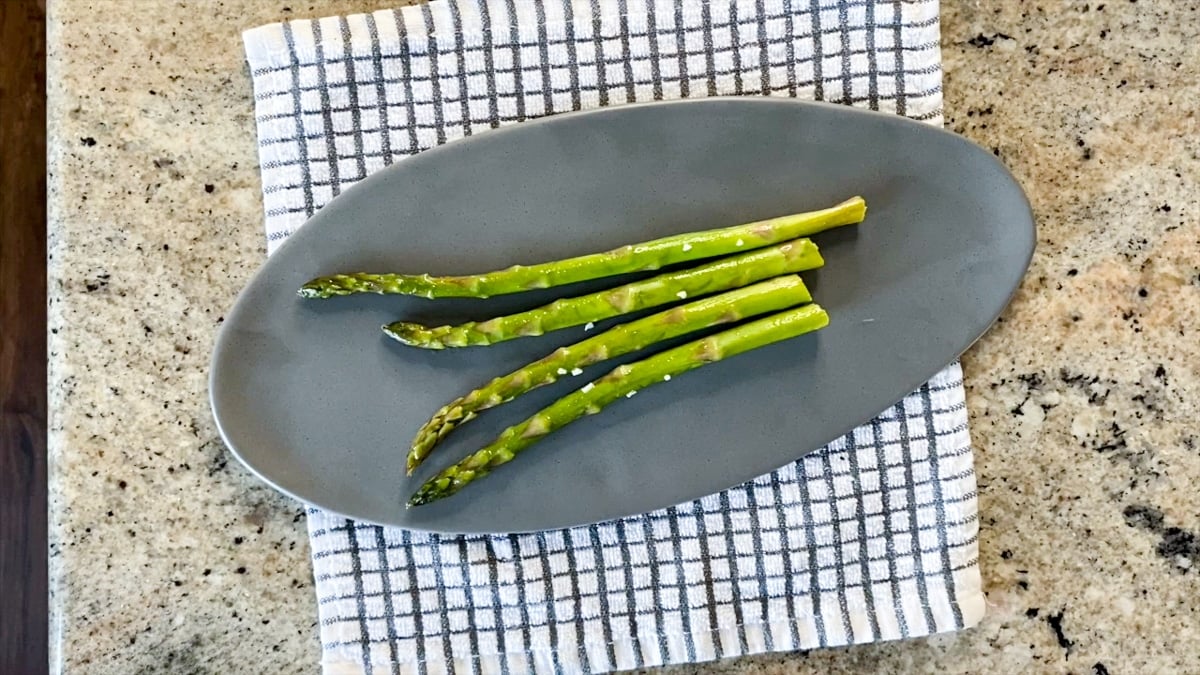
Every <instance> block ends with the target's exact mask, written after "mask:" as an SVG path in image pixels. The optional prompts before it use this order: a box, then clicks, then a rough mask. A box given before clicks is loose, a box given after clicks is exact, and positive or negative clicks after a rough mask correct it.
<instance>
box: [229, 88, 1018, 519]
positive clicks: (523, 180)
mask: <svg viewBox="0 0 1200 675" xmlns="http://www.w3.org/2000/svg"><path fill="white" fill-rule="evenodd" d="M854 194H861V195H862V196H863V197H865V198H866V200H867V206H868V213H867V220H866V221H865V222H864V223H863V224H861V225H859V226H854V227H848V228H842V229H839V230H834V231H831V232H827V233H824V234H821V235H818V236H816V237H815V238H814V239H815V241H816V242H817V243H818V244H819V245H820V247H821V251H822V253H823V255H824V256H825V259H826V266H825V267H824V268H823V269H821V270H818V271H815V272H810V273H806V274H804V275H803V276H804V278H805V280H806V281H807V282H808V283H809V286H810V287H811V289H812V291H813V294H814V296H815V297H816V300H817V301H818V302H819V303H821V304H822V305H823V306H824V307H826V308H827V309H828V310H829V313H830V315H831V317H832V323H831V324H830V326H829V327H828V328H826V329H824V330H823V331H821V332H819V333H817V334H814V335H808V336H803V337H801V338H798V339H795V340H792V341H789V342H786V343H781V344H777V345H773V346H770V347H767V348H765V349H761V350H758V351H755V352H751V353H749V354H745V355H742V356H738V357H736V358H734V359H731V360H729V361H726V362H722V363H717V364H714V365H711V366H707V367H705V368H702V369H700V370H697V371H693V372H691V373H688V374H686V375H683V376H680V377H678V378H674V379H673V380H672V381H671V382H669V383H664V384H662V385H659V386H656V387H652V388H649V389H647V390H646V391H644V392H641V393H640V395H639V396H638V397H637V398H636V399H634V400H631V401H620V402H618V403H616V404H614V405H613V406H612V407H611V408H609V409H608V410H606V411H605V412H604V413H602V414H600V415H596V416H594V417H590V418H586V419H584V420H581V421H579V422H576V423H575V424H572V425H570V426H569V427H567V428H566V429H564V430H563V431H561V432H559V433H556V434H554V435H552V436H550V437H548V438H547V439H546V440H544V441H542V442H541V443H539V444H538V445H536V446H534V447H533V448H531V449H530V450H529V451H527V452H526V453H525V454H524V455H522V456H521V457H520V458H519V459H518V460H516V461H514V462H512V463H511V464H508V465H507V466H505V467H503V468H501V469H499V470H497V471H496V472H495V473H494V474H492V475H491V476H489V477H488V478H487V479H486V480H483V481H480V482H478V483H477V484H475V485H472V486H471V487H470V488H469V489H467V490H464V491H463V492H462V493H460V494H458V495H456V496H455V497H452V498H450V499H446V500H443V501H441V502H438V503H435V504H433V505H430V506H425V507H420V508H415V509H408V510H406V509H405V508H404V502H405V499H406V498H407V497H408V495H409V494H410V493H411V492H412V491H413V490H414V489H415V488H416V487H417V486H418V485H419V484H420V482H421V480H423V479H424V478H427V477H429V476H431V475H433V473H435V472H436V471H437V470H439V469H441V468H442V467H444V466H446V465H447V464H449V463H452V462H453V461H455V460H457V459H458V458H460V457H462V456H463V455H465V454H467V453H468V452H470V451H473V450H475V449H477V448H478V447H480V446H482V445H483V444H485V443H486V442H488V441H489V440H490V439H491V438H493V437H494V436H495V435H496V433H498V432H499V431H500V430H502V429H503V428H504V427H506V426H508V425H510V424H513V423H515V422H517V421H519V420H521V419H524V417H525V416H527V415H528V414H530V413H532V412H534V411H535V410H537V409H538V408H540V407H542V406H544V405H546V404H548V403H549V402H551V401H553V400H554V399H555V398H557V397H559V396H561V395H562V394H563V393H565V392H566V391H569V390H570V389H571V388H572V387H576V386H581V385H582V384H584V383H585V382H586V381H588V380H589V379H591V378H594V377H597V376H599V375H601V374H603V373H605V372H607V371H608V370H609V369H611V368H612V367H613V366H614V365H616V362H610V363H606V364H600V365H598V366H594V367H592V368H590V369H588V370H587V371H586V372H585V373H584V374H583V375H581V376H579V377H568V378H565V381H560V382H559V383H557V384H556V385H554V386H551V387H546V388H543V389H541V390H538V391H536V392H534V393H532V394H530V395H528V396H525V397H522V398H521V399H519V400H518V401H515V402H513V403H510V404H508V405H505V406H501V407H499V408H496V409H494V410H491V411H487V412H485V413H483V414H482V415H480V417H479V418H478V419H476V420H474V421H472V422H471V423H470V424H467V425H464V426H463V427H462V428H460V429H459V430H457V431H456V432H455V433H454V434H452V435H451V436H450V437H449V438H448V439H447V441H446V442H445V443H443V444H442V446H440V447H439V448H438V449H437V450H436V451H435V452H434V454H433V455H432V456H431V457H430V459H429V460H428V461H427V462H426V464H425V465H424V466H423V467H421V470H420V471H418V473H417V475H415V476H413V477H412V478H407V477H405V476H404V455H405V451H406V449H407V447H408V442H409V440H410V439H411V438H412V435H413V433H414V432H415V431H416V429H417V428H418V427H419V426H420V425H421V424H422V423H423V422H424V421H425V420H426V419H427V418H428V416H429V415H430V414H431V413H432V412H433V411H435V410H436V409H437V408H438V407H440V406H441V405H442V404H444V403H445V402H446V401H448V400H450V399H452V398H454V397H455V396H458V395H460V394H462V393H464V392H466V391H469V390H470V389H472V388H474V387H475V386H477V385H479V384H481V383H483V382H486V381H487V380H488V379H490V378H491V377H494V376H496V375H498V374H501V373H505V372H508V371H509V370H511V369H513V368H515V367H518V366H520V365H522V364H524V363H526V362H528V361H531V360H533V359H535V358H538V357H540V356H542V355H544V354H546V353H548V352H549V351H551V350H552V349H554V348H556V347H558V346H560V345H562V344H565V343H568V342H572V341H575V340H578V339H581V337H582V336H583V335H584V332H583V328H582V327H580V328H578V329H568V330H565V331H560V332H557V333H551V334H549V335H545V336H542V337H539V338H528V339H520V340H514V341H511V342H508V343H504V344H502V345H498V346H495V347H488V348H469V349H460V350H447V351H443V352H429V351H423V350H417V349H410V348H405V347H403V346H401V345H398V344H396V343H394V342H391V341H389V340H388V339H387V338H385V337H384V335H383V334H382V333H381V332H380V330H379V326H380V325H381V324H384V323H386V322H389V321H393V320H395V319H397V318H400V317H405V318H410V319H415V320H419V321H426V322H439V323H441V322H452V321H461V320H466V319H478V318H484V317H487V316H492V315H497V314H502V313H508V312H512V311H519V310H521V309H525V308H528V307H533V306H536V305H539V304H542V303H544V302H546V301H548V300H549V299H552V298H554V297H561V296H563V295H567V294H571V295H574V294H577V293H581V292H587V291H589V290H592V289H595V288H600V287H604V286H608V285H612V284H614V283H617V280H615V279H607V280H600V281H598V282H589V283H586V284H577V285H575V286H571V287H566V288H560V289H548V290H545V291H536V292H531V293H527V294H519V295H512V296H505V297H497V298H491V299H489V300H437V301H428V300H422V299H416V298H400V297H380V296H364V297H347V298H335V299H331V300H325V301H316V300H302V299H300V298H298V297H297V296H296V289H297V288H299V286H300V285H301V284H303V283H304V282H305V281H307V280H308V279H310V278H311V277H314V276H318V275H321V274H328V273H333V272H338V271H358V270H365V271H405V272H417V273H419V272H430V273H433V274H458V273H469V272H477V271H485V270H489V269H495V268H498V267H503V266H507V265H510V264H512V263H514V262H525V263H529V262H539V261H543V260H550V259H555V258H560V257H565V256H571V255H578V254H581V253H586V252H592V251H597V250H602V249H606V248H610V247H614V246H617V245H621V244H626V243H630V242H635V241H640V240H644V239H649V238H653V237H658V236H663V235H666V234H671V233H678V232H683V231H689V230H698V229H706V228H712V227H723V226H728V225H733V224H737V223H741V222H746V221H750V220H756V219H760V218H766V217H771V216H776V215H780V214H784V213H793V212H797V211H805V210H809V209H816V208H823V207H826V206H829V205H832V204H834V203H837V202H839V201H841V200H843V199H845V198H847V197H849V196H851V195H854ZM1034 241H1035V236H1034V225H1033V218H1032V214H1031V213H1030V210H1029V205H1028V202H1027V200H1026V198H1025V196H1024V194H1023V193H1022V191H1021V189H1020V187H1019V186H1018V185H1017V183H1016V182H1015V181H1014V180H1013V178H1012V177H1011V176H1010V175H1009V173H1008V172H1007V171H1006V170H1005V169H1004V167H1003V166H1002V165H1001V164H1000V163H999V162H998V161H997V160H996V159H995V158H994V157H992V155H990V154H989V153H987V152H986V151H984V150H982V149H980V148H978V147H976V146H975V145H972V144H971V143H969V142H968V141H966V140H963V139H961V138H959V137H957V136H954V135H952V134H949V133H946V132H943V131H940V130H938V129H934V128H931V127H929V126H927V125H924V124H919V123H916V122H912V121H909V120H905V119H902V118H899V117H895V116H891V115H885V114H878V113H870V112H864V111H860V110H855V109H851V108H847V107H842V106H833V105H825V104H816V103H805V102H798V101H792V100H780V99H734V98H726V99H711V100H703V101H686V102H671V103H656V104H647V105H630V106H623V107H619V108H611V109H603V110H597V111H589V112H584V113H574V114H569V115H561V116H557V117H551V118H547V119H543V120H538V121H534V122H529V123H524V124H520V125H515V126H512V127H507V128H504V129H500V130H496V131H492V132H489V133H486V134H481V135H479V136H476V137H473V138H470V139H467V140H462V141H457V142H454V143H450V144H448V145H445V146H443V147H440V148H437V149H434V150H430V151H428V152H426V153H423V154H421V155H418V156H416V157H413V158H410V159H406V160H404V161H403V162H400V163H398V164H395V165H393V166H391V167H389V168H387V169H385V170H382V171H380V172H378V173H376V174H374V175H373V176H371V177H369V178H367V179H366V180H364V181H362V182H361V183H359V184H358V185H356V186H354V187H353V188H352V189H350V190H348V191H346V192H345V193H344V194H343V195H341V196H340V197H338V198H337V199H335V200H333V201H332V202H331V203H330V204H329V205H327V206H326V207H325V208H323V209H322V210H321V211H320V212H319V213H317V215H316V216H314V217H313V218H312V220H311V221H309V222H308V223H307V224H306V225H305V226H304V227H303V228H301V229H300V231H298V232H297V233H296V234H294V235H292V237H291V238H290V239H289V240H288V241H287V242H286V243H285V244H284V245H283V246H282V247H281V248H280V249H279V251H278V252H277V253H276V254H275V255H274V256H272V257H271V259H270V260H268V261H267V263H266V265H264V266H263V268H262V270H260V271H259V273H258V274H257V275H256V276H255V278H254V280H253V281H252V282H251V283H250V284H249V285H248V286H247V287H246V289H245V290H244V291H243V292H242V293H241V295H240V296H239V297H238V299H237V302H236V304H235V306H234V308H233V309H232V311H231V312H230V313H229V314H228V316H227V319H226V321H225V324H224V326H223V327H222V329H221V333H220V335H219V337H218V340H217V345H216V349H215V351H214V355H213V361H212V372H211V398H212V405H213V410H214V413H215V415H216V419H217V423H218V425H219V427H220V429H221V433H222V435H223V436H224V438H225V441H226V443H227V444H228V445H229V447H230V449H231V450H232V451H233V452H234V454H235V455H237V457H238V458H239V459H240V460H241V461H242V462H244V463H245V464H246V465H247V466H248V467H250V469H251V470H252V471H254V472H255V473H257V474H258V475H259V476H261V477H262V478H263V479H264V480H266V481H268V482H269V483H271V484H272V485H274V486H275V487H276V488H278V489H280V490H282V491H283V492H285V493H288V494H290V495H293V496H295V497H297V498H298V499H301V500H303V501H306V502H309V503H312V504H315V505H317V506H320V507H322V508H325V509H328V510H331V511H334V512H337V513H341V514H344V515H347V516H350V517H354V518H357V519H361V520H366V521H373V522H378V523H386V524H395V525H401V526H404V527H407V528H411V529H417V530H429V531H436V532H458V533H474V532H513V531H528V530H538V529H547V528H554V527H564V526H571V525H578V524H584V523H589V522H595V521H599V520H607V519H610V518H615V517H620V516H625V515H631V514H635V513H641V512H645V511H649V510H653V509H656V508H660V507H664V506H669V505H672V504H676V503H680V502H684V501H687V500H690V499H694V498H698V497H701V496H704V495H706V494H710V493H713V492H716V491H719V490H721V489H724V488H727V487H730V486H732V485H736V484H738V483H741V482H743V481H746V480H749V479H751V478H754V477H755V476H758V475H761V474H763V473H766V472H769V471H771V470H773V469H776V468H778V467H780V466H782V465H784V464H786V463H788V462H791V461H793V460H795V459H797V458H799V457H801V456H802V455H804V454H805V453H807V452H810V451H812V450H814V449H816V448H818V447H820V446H822V445H824V444H825V443H827V442H829V441H831V440H833V439H834V438H837V437H838V436H840V435H842V434H843V433H845V432H847V431H849V430H850V429H852V428H853V427H855V426H856V425H858V424H861V423H863V422H865V421H867V420H868V419H870V418H871V417H872V416H874V415H875V414H877V413H878V412H879V411H880V410H883V409H884V408H886V407H887V406H888V405H890V404H892V403H893V402H895V401H897V400H899V399H900V398H901V397H903V396H904V395H905V394H907V393H908V392H909V391H911V390H913V389H915V388H917V387H918V386H919V385H920V384H921V383H922V382H924V381H925V380H926V379H928V378H929V377H931V376H932V375H933V374H934V373H936V372H937V371H938V370H940V369H941V368H942V367H943V366H944V365H945V364H947V363H949V362H950V361H951V360H953V359H954V358H955V357H956V356H958V355H959V354H960V353H961V352H962V351H963V350H965V349H966V348H967V347H968V346H970V344H971V343H972V342H973V341H974V340H975V339H976V338H978V337H979V336H980V335H981V334H982V333H983V332H984V331H985V330H986V329H987V327H988V326H989V325H991V323H992V321H993V320H994V319H995V317H996V316H997V315H998V314H999V313H1000V311H1001V310H1002V309H1003V308H1004V307H1005V305H1006V304H1007V303H1008V300H1009V298H1010V296H1011V294H1012V292H1013V291H1014V290H1015V288H1016V286H1017V284H1018V283H1019V282H1020V279H1021V277H1022V276H1023V274H1024V272H1025V269H1026V267H1027V266H1028V263H1029V258H1030V256H1031V255H1032V252H1033V246H1034ZM613 323H614V321H607V322H602V323H600V324H598V325H597V326H596V327H595V329H594V330H602V329H604V328H606V327H608V326H610V325H612V324H613ZM588 334H589V335H591V334H592V333H588ZM677 342H678V341H676V342H675V343H677ZM675 343H672V344H675ZM643 356H644V353H643ZM632 358H636V357H634V356H631V357H629V358H627V359H624V360H631V359H632Z"/></svg>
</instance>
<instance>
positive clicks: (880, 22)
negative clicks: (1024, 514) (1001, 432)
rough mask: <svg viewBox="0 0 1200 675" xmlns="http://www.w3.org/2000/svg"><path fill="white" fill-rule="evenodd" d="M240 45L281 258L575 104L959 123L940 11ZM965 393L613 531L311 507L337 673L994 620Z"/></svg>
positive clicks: (331, 661) (415, 24)
mask: <svg viewBox="0 0 1200 675" xmlns="http://www.w3.org/2000/svg"><path fill="white" fill-rule="evenodd" d="M244 37H245V45H246V52H247V55H248V60H249V63H250V67H251V72H252V76H253V81H254V91H255V105H256V120H257V123H258V136H259V152H260V155H261V161H262V181H263V199H264V202H265V207H266V214H267V219H266V226H267V246H268V250H269V251H270V250H274V249H275V247H277V246H278V245H279V244H280V243H281V242H282V241H283V240H284V239H285V238H287V236H288V235H289V234H291V233H292V232H294V231H295V230H296V228H298V227H300V226H301V225H302V224H303V223H304V221H305V220H306V219H307V218H308V217H309V216H311V215H313V213H314V212H315V211H316V210H317V209H319V208H320V207H321V206H323V205H324V204H326V203H327V202H328V201H329V200H330V199H332V198H333V197H335V196H337V194H338V193H339V192H340V191H342V190H343V189H345V188H346V187H347V186H349V185H351V184H353V183H354V182H356V181H359V180H362V179H363V178H364V177H366V176H367V175H368V174H370V173H371V172H373V171H376V170H378V169H381V168H383V167H384V166H386V165H388V164H389V163H391V162H393V161H397V160H402V159H403V158H404V157H406V156H409V155H412V154H414V153H417V152H420V151H422V150H425V149H427V148H430V147H432V146H435V145H438V144H440V143H444V142H446V141H451V140H454V139H457V138H461V137H463V136H467V135H471V134H474V133H480V132H484V133H486V132H487V130H488V129H490V128H492V127H495V126H498V125H503V124H510V123H514V122H520V121H521V120H524V119H529V118H534V117H540V116H543V115H548V114H553V113H558V112H565V111H570V110H579V109H585V108H595V107H597V106H605V105H618V104H621V103H626V102H629V101H651V100H656V99H675V98H684V97H699V96H722V95H739V94H741V95H748V96H762V95H771V96H794V97H800V98H808V99H823V100H827V101H835V102H841V103H847V104H852V105H856V106H863V107H870V108H874V109H879V110H885V111H889V112H892V111H894V112H896V113H897V114H902V115H908V116H909V117H913V118H916V119H921V120H927V121H929V122H930V123H933V124H940V122H941V65H940V52H939V40H938V38H939V27H938V4H937V1H936V0H904V1H894V2H892V1H888V2H884V1H879V2H872V1H870V0H840V1H838V0H812V2H808V1H805V2H799V1H798V0H794V1H792V2H788V1H786V0H784V1H782V2H781V1H780V0H714V1H713V2H711V3H705V2H702V1H701V0H680V1H679V2H674V3H671V2H653V3H652V2H651V0H620V1H609V0H591V2H590V3H589V2H586V1H583V0H544V1H541V2H534V1H530V0H457V1H455V0H434V2H431V3H429V4H425V5H421V6H413V7H404V8H403V9H398V10H395V11H381V12H375V13H373V14H360V15H354V16H346V17H333V18H325V19H321V20H317V21H293V22H290V23H285V24H274V25H269V26H264V27H261V28H257V29H254V30H250V31H248V32H246V34H245V36H244ZM963 399H964V397H963V386H962V377H961V371H960V370H959V367H958V365H957V364H952V365H950V366H949V367H947V368H946V369H945V370H943V371H942V372H941V373H939V374H938V375H937V376H936V377H934V379H933V380H931V381H930V382H929V383H928V384H926V385H925V386H923V387H921V389H919V390H918V391H916V392H914V393H913V394H911V395H909V396H908V397H906V398H905V399H904V400H903V401H901V402H899V403H897V404H896V405H895V406H894V407H892V408H890V409H888V410H886V411H884V412H883V413H882V414H881V415H880V416H879V417H878V418H876V419H874V420H872V421H871V422H869V423H867V424H865V425H863V426H862V427H859V428H858V429H855V430H854V431H853V432H852V433H850V434H849V435H847V436H845V437H844V438H841V439H839V440H837V441H835V442H833V443H831V444H830V445H829V446H828V447H826V448H823V449H821V450H819V451H817V452H814V453H811V454H809V455H807V456H805V457H804V458H802V459H799V460H798V461H796V462H795V463H793V464H790V465H788V466H785V467H783V468H782V469H779V470H778V471H776V472H774V473H772V474H769V475H766V476H762V477H760V478H758V479H757V480H754V481H752V482H750V483H747V484H745V485H742V486H740V487H736V488H733V489H731V490H728V491H726V492H723V493H721V494H717V495H711V496H709V497H705V498H703V499H700V500H698V501H695V502H691V503H687V504H680V505H678V506H674V507H672V508H669V509H665V510H661V511H656V512H654V513H650V514H646V515H642V516H637V517H633V518H627V519H624V520H620V521H615V522H609V523H603V524H599V525H593V526H587V527H578V528H572V529H566V530H555V531H549V532H540V533H535V534H524V535H509V536H468V537H442V536H434V535H428V534H422V533H417V532H409V531H404V530H401V529H396V528H384V527H378V526H374V525H369V524H365V523H356V522H353V521H349V520H346V519H345V518H343V517H339V516H336V515H333V514H330V513H325V512H322V511H319V510H315V509H314V510H310V511H309V518H308V523H309V533H310V537H311V540H312V557H313V571H314V574H315V578H316V590H317V597H318V600H319V603H320V605H319V607H320V622H321V629H320V631H321V642H322V647H323V659H322V663H323V666H324V668H325V671H326V672H328V673H350V672H354V673H358V672H367V673H372V672H402V673H407V672H418V673H424V672H433V673H440V672H447V671H450V672H464V673H465V672H482V673H493V672H498V673H508V672H511V673H524V672H538V673H551V672H563V671H565V672H582V671H589V672H604V671H610V670H617V669H627V668H635V667H639V666H654V665H660V664H667V663H687V662H699V661H707V660H711V659H716V658H720V657H727V656H736V655H740V654H751V653H755V652H763V651H784V650H794V649H812V648H814V647H825V646H832V645H844V644H851V643H863V642H871V641H875V640H890V639H897V638H903V637H913V636H921V635H928V634H930V633H934V632H940V631H951V630H956V629H960V628H964V627H967V626H971V625H974V624H975V623H977V622H978V621H979V619H980V618H981V617H982V615H983V611H984V599H983V594H982V592H981V589H980V577H979V570H978V562H977V536H976V535H977V530H978V519H977V515H976V493H975V474H974V470H973V461H972V455H971V447H970V438H969V436H968V433H967V412H966V408H965V406H964V403H963ZM796 450H797V455H799V454H800V452H802V451H804V450H807V448H796Z"/></svg>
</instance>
